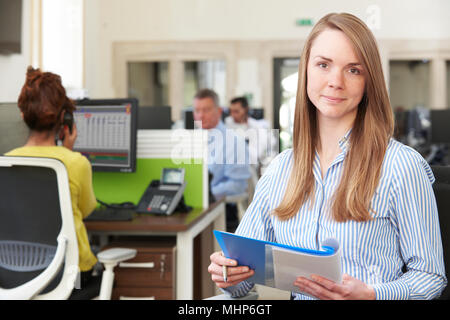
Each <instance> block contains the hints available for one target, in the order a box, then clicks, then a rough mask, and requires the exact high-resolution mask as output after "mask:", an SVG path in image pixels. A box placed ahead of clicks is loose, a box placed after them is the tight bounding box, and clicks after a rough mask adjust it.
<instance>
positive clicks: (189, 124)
mask: <svg viewBox="0 0 450 320" xmlns="http://www.w3.org/2000/svg"><path fill="white" fill-rule="evenodd" d="M182 118H183V123H184V128H185V129H194V110H193V108H192V107H188V108H185V109H184V110H183V111H182Z"/></svg>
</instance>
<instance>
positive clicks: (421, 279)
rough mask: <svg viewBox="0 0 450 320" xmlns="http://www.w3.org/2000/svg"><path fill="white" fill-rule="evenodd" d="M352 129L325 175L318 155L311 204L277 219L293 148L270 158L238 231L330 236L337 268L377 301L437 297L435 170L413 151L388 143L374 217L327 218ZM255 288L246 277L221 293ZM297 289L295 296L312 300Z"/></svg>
mask: <svg viewBox="0 0 450 320" xmlns="http://www.w3.org/2000/svg"><path fill="white" fill-rule="evenodd" d="M349 133H350V132H349ZM349 133H347V135H346V136H345V137H344V138H343V139H341V141H340V142H339V145H340V147H341V153H340V154H339V155H338V156H337V158H336V159H335V160H334V162H333V163H332V164H331V166H330V167H329V169H328V170H327V172H326V174H325V176H324V177H323V178H322V174H321V169H320V162H319V156H318V154H317V153H316V157H315V161H314V165H313V171H314V178H315V195H314V202H313V203H312V207H311V200H308V201H306V202H305V204H304V205H303V206H302V207H301V208H300V210H299V212H298V214H297V215H295V216H294V217H293V218H291V219H289V220H287V221H280V220H278V219H277V218H276V216H274V215H273V214H271V213H270V212H271V211H272V210H273V209H275V208H276V207H277V206H278V205H279V204H280V202H281V200H282V198H283V195H284V192H285V188H286V185H287V181H288V179H289V174H290V171H291V167H292V156H293V152H292V150H291V149H289V150H286V151H284V152H283V153H281V154H279V155H278V156H277V158H275V159H274V160H273V161H272V163H271V164H270V166H269V168H268V169H267V171H266V172H265V174H264V175H263V176H262V177H261V179H260V180H259V182H258V184H257V187H256V190H255V196H254V199H253V201H252V203H251V204H250V206H249V207H248V209H247V211H246V213H245V216H244V217H243V219H242V221H241V223H240V225H239V227H238V229H237V230H236V233H237V234H239V235H242V236H246V237H251V238H255V239H259V240H267V241H274V242H278V243H283V244H287V245H291V246H298V247H304V248H309V249H316V250H318V249H320V244H321V242H322V241H323V240H325V239H327V238H335V239H337V240H338V241H339V243H340V246H341V248H342V249H341V250H342V251H341V266H342V273H347V274H349V275H351V276H352V277H355V278H357V279H360V280H361V281H363V282H365V283H367V284H370V285H371V286H372V287H373V288H374V290H375V293H376V298H377V299H432V298H435V297H438V296H439V295H440V293H441V292H442V290H443V289H444V288H445V286H446V283H447V279H446V277H445V267H444V262H443V252H442V242H441V235H440V228H439V219H438V212H437V207H436V200H435V197H434V192H433V189H432V183H433V182H434V176H433V173H432V171H431V168H430V167H429V165H428V164H427V163H426V161H425V160H424V159H423V157H422V156H421V155H420V154H419V153H417V152H416V151H415V150H414V149H412V148H410V147H408V146H405V145H403V144H401V143H400V142H398V141H396V140H393V139H391V141H390V142H389V144H388V148H387V151H386V154H385V158H384V162H383V166H382V174H381V177H380V182H379V185H378V187H377V189H376V191H375V195H374V197H373V199H372V208H373V212H374V213H371V214H372V217H373V219H372V220H370V221H366V222H356V221H353V220H350V221H347V222H336V221H334V220H333V219H332V218H331V204H330V199H331V198H332V195H333V193H334V191H335V190H336V188H337V186H338V184H339V181H340V177H341V174H342V171H343V165H344V158H345V155H346V152H347V148H348V143H347V141H348V136H349ZM404 265H406V268H407V271H406V272H405V273H404V272H403V271H402V267H403V266H404ZM252 287H253V284H252V283H250V282H247V281H243V282H241V283H240V284H238V285H236V286H234V287H231V288H228V289H226V291H228V292H229V293H230V294H231V295H232V296H235V297H237V296H242V295H245V294H246V293H247V292H248V291H249V290H250V289H251V288H252ZM294 295H295V299H310V297H308V296H306V295H302V294H297V293H294Z"/></svg>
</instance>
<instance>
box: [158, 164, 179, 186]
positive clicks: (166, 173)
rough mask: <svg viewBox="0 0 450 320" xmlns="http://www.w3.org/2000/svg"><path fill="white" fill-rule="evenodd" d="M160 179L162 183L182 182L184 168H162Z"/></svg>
mask: <svg viewBox="0 0 450 320" xmlns="http://www.w3.org/2000/svg"><path fill="white" fill-rule="evenodd" d="M161 180H162V181H161V182H162V184H182V183H183V181H184V169H183V168H180V169H168V168H164V169H163V172H162V179H161Z"/></svg>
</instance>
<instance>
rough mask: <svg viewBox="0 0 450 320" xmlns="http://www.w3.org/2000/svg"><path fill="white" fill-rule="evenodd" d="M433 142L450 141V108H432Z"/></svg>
mask: <svg viewBox="0 0 450 320" xmlns="http://www.w3.org/2000/svg"><path fill="white" fill-rule="evenodd" d="M430 121H431V143H450V109H445V110H430Z"/></svg>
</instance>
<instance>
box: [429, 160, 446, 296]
mask: <svg viewBox="0 0 450 320" xmlns="http://www.w3.org/2000/svg"><path fill="white" fill-rule="evenodd" d="M431 169H432V170H433V174H434V177H435V178H436V181H435V182H434V184H433V189H434V194H435V196H436V202H437V207H438V212H439V224H440V228H441V237H442V246H443V250H444V263H445V271H446V275H447V279H449V269H450V166H431ZM440 298H441V299H445V300H448V299H450V288H449V287H448V286H447V287H446V288H445V289H444V291H443V292H442V295H441V297H440Z"/></svg>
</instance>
